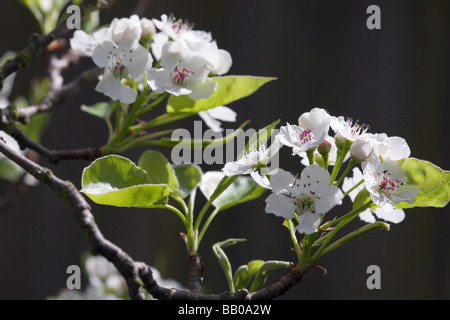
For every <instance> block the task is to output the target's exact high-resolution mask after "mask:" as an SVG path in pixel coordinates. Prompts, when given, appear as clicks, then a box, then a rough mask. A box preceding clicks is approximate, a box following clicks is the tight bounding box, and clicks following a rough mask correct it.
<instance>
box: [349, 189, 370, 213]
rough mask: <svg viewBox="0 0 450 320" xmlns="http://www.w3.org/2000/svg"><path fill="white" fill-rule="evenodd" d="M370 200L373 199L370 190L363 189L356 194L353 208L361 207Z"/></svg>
mask: <svg viewBox="0 0 450 320" xmlns="http://www.w3.org/2000/svg"><path fill="white" fill-rule="evenodd" d="M369 200H371V198H370V193H369V191H367V190H366V189H365V188H364V189H362V190H361V191H360V192H359V193H358V194H357V195H356V197H355V200H354V201H353V210H355V209H358V208H360V207H361V206H363V205H364V204H365V203H367V201H369ZM372 206H375V204H373V205H372Z"/></svg>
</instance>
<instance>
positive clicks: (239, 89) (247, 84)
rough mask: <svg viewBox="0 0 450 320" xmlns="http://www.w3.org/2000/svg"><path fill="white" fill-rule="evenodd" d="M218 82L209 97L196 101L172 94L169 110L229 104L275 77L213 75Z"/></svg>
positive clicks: (188, 111) (188, 109)
mask: <svg viewBox="0 0 450 320" xmlns="http://www.w3.org/2000/svg"><path fill="white" fill-rule="evenodd" d="M212 79H213V80H214V81H215V82H216V83H217V89H216V91H215V92H214V93H213V94H212V95H211V96H210V97H209V98H208V99H200V100H197V101H194V100H192V99H190V98H189V97H187V96H179V97H176V96H173V95H172V96H171V97H170V98H169V101H168V103H167V112H168V113H174V112H187V113H197V112H199V111H205V110H208V109H211V108H214V107H218V106H223V105H227V104H229V103H231V102H233V101H236V100H239V99H242V98H245V97H247V96H249V95H251V94H253V93H254V92H256V91H257V90H258V89H259V88H260V87H261V86H263V85H264V84H266V83H267V82H269V81H272V80H275V79H276V78H273V77H253V76H225V77H213V78H212Z"/></svg>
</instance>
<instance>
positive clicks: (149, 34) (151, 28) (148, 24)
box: [141, 18, 156, 42]
mask: <svg viewBox="0 0 450 320" xmlns="http://www.w3.org/2000/svg"><path fill="white" fill-rule="evenodd" d="M141 28H142V34H141V39H142V41H143V42H150V41H152V39H153V36H154V35H155V34H156V27H155V24H154V23H153V22H152V20H150V19H147V18H142V19H141Z"/></svg>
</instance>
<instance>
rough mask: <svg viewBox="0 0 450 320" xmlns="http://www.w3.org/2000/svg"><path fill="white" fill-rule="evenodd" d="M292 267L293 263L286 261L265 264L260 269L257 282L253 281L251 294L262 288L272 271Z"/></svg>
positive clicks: (272, 261)
mask: <svg viewBox="0 0 450 320" xmlns="http://www.w3.org/2000/svg"><path fill="white" fill-rule="evenodd" d="M290 266H291V263H290V262H286V261H278V260H271V261H266V262H264V264H263V265H262V266H261V267H260V268H259V269H258V272H257V273H256V275H255V280H253V283H252V285H251V287H250V292H255V291H256V290H258V289H259V288H261V287H262V285H263V284H264V282H265V281H266V279H267V276H268V274H269V272H270V271H274V270H279V269H285V268H289V267H290Z"/></svg>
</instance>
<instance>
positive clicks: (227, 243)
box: [213, 239, 246, 292]
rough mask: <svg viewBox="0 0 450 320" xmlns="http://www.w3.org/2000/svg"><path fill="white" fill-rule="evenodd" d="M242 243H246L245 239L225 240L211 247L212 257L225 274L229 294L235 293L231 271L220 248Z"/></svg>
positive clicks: (228, 262)
mask: <svg viewBox="0 0 450 320" xmlns="http://www.w3.org/2000/svg"><path fill="white" fill-rule="evenodd" d="M244 241H246V239H227V240H225V241H222V242H218V243H216V244H214V245H213V252H214V255H215V256H216V258H217V260H218V261H219V264H220V266H221V267H222V269H223V271H224V273H225V276H226V278H227V281H228V284H229V286H230V291H231V292H234V291H235V288H234V282H233V271H232V269H231V264H230V261H229V260H228V257H227V255H226V254H225V252H224V251H223V249H222V248H225V247H228V246H231V245H234V244H236V243H239V242H244Z"/></svg>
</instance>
